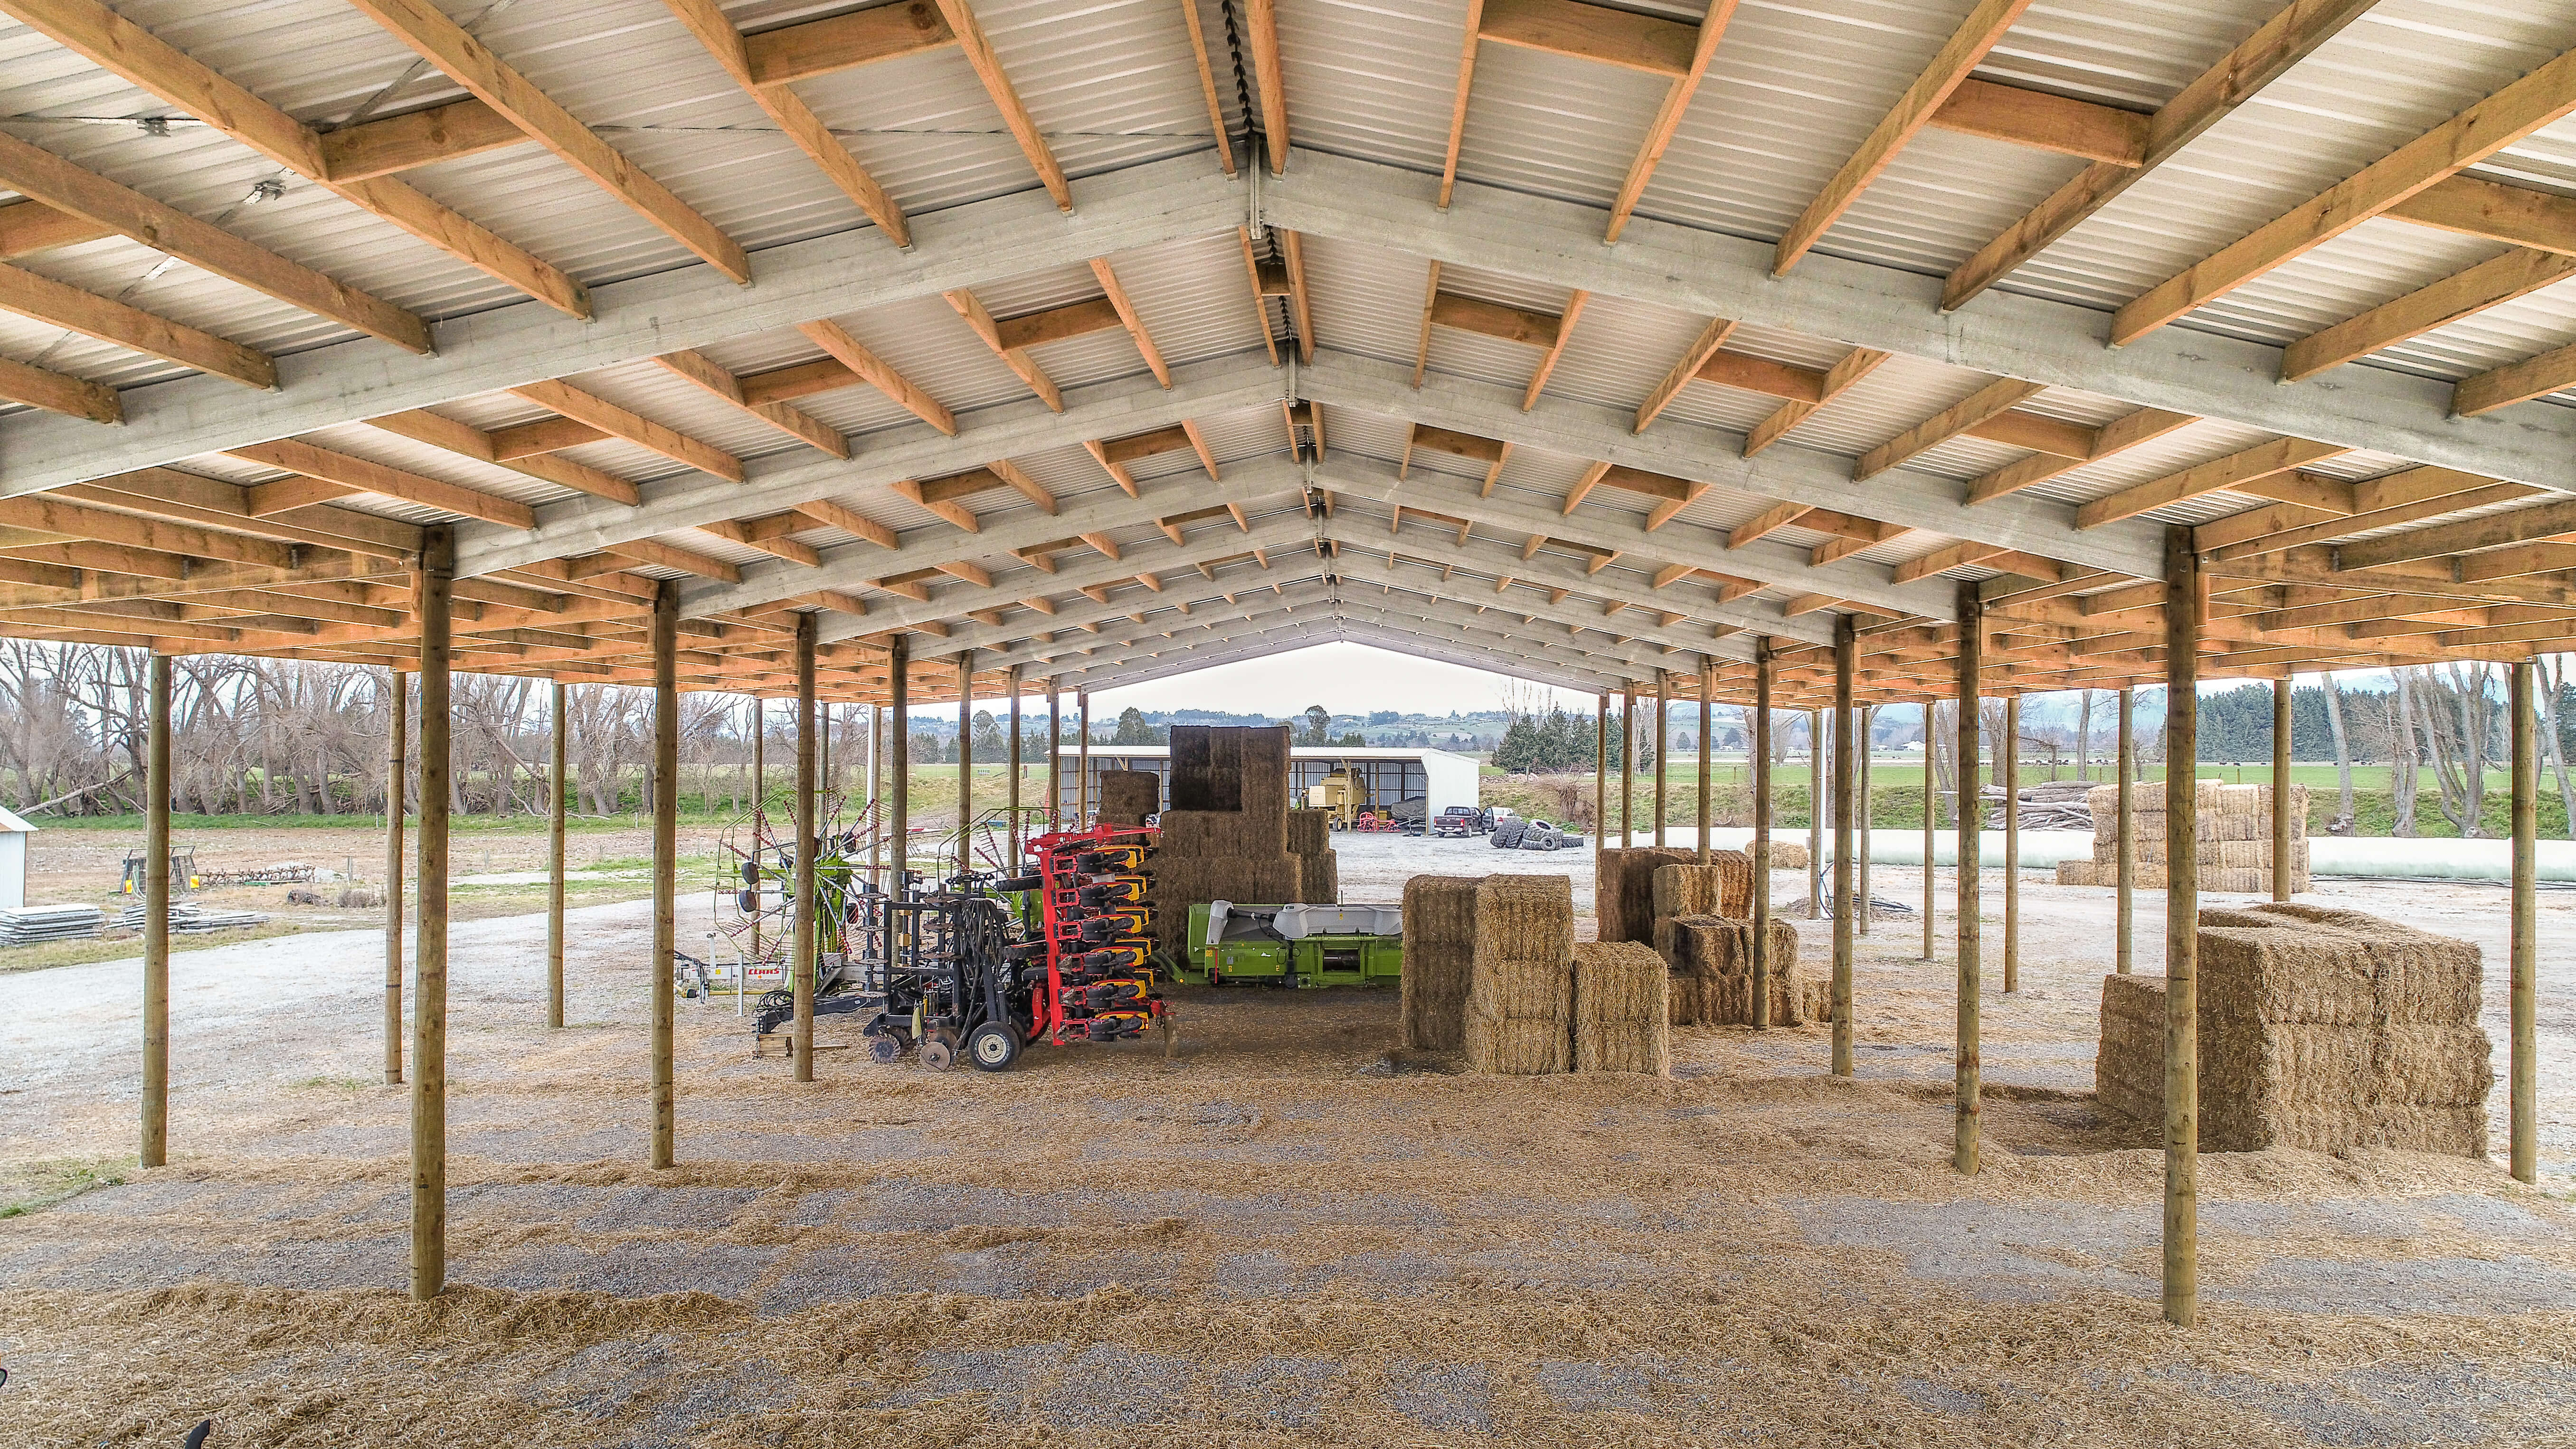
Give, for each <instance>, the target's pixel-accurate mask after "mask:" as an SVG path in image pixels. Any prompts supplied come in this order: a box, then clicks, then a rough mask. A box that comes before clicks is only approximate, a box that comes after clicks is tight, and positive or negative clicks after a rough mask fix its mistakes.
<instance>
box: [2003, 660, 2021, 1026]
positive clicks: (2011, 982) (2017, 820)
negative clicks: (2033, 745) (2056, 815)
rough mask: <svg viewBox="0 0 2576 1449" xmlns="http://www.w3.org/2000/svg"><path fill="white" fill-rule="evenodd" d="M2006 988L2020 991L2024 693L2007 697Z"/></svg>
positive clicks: (2004, 744)
mask: <svg viewBox="0 0 2576 1449" xmlns="http://www.w3.org/2000/svg"><path fill="white" fill-rule="evenodd" d="M2003 757H2004V758H2003V766H2004V991H2005V993H2006V994H2007V995H2009V994H2010V993H2012V992H2016V991H2019V990H2021V696H2020V695H2018V694H2016V695H2012V696H2010V697H2008V698H2006V699H2005V700H2004V738H2003Z"/></svg>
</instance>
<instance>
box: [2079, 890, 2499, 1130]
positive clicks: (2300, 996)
mask: <svg viewBox="0 0 2576 1449" xmlns="http://www.w3.org/2000/svg"><path fill="white" fill-rule="evenodd" d="M2199 925H2200V930H2199V940H2200V966H2199V982H2200V993H2199V1013H2198V1039H2199V1052H2200V1144H2201V1147H2202V1149H2203V1150H2205V1151H2210V1152H2259V1151H2262V1150H2264V1149H2266V1148H2272V1147H2294V1148H2303V1149H2306V1150H2308V1151H2312V1152H2339V1151H2343V1150H2345V1149H2347V1148H2353V1147H2387V1148H2397V1149H2400V1150H2404V1151H2412V1152H2437V1153H2443V1154H2446V1155H2450V1156H2459V1157H2471V1158H2484V1157H2485V1156H2486V1152H2487V1107H2486V1100H2487V1092H2488V1089H2489V1088H2490V1087H2491V1086H2492V1085H2493V1084H2494V1077H2495V1074H2494V1069H2493V1067H2492V1066H2491V1064H2490V1062H2489V1056H2488V1053H2489V1043H2488V1041H2487V1035H2486V1032H2485V1031H2484V1030H2483V1029H2481V1028H2480V1027H2479V1025H2478V1006H2479V993H2480V983H2481V976H2480V961H2479V955H2478V948H2477V947H2476V946H2474V945H2471V944H2469V943H2468V942H2466V941H2455V940H2451V939H2449V938H2447V937H2442V936H2435V935H2431V934H2428V933H2426V932H2423V931H2418V930H2415V929H2413V928H2412V927H2409V926H2402V925H2399V924H2397V923H2396V922H2394V921H2385V920H2381V919H2379V918H2378V917H2375V916H2367V915H2364V914H2362V913H2361V912H2359V911H2343V910H2334V909H2331V908H2327V907H2321V906H2311V905H2306V904H2302V903H2295V902H2279V903H2272V902H2266V903H2264V904H2262V905H2259V906H2255V907H2253V908H2251V909H2246V910H2206V911H2203V912H2201V913H2200V923H2199ZM2164 1032H2165V981H2164V979H2163V978H2162V977H2155V976H2109V977H2105V978H2104V979H2103V983H2102V1041H2101V1046H2100V1048H2099V1050H2098V1051H2097V1053H2096V1054H2095V1058H2094V1090H2095V1094H2096V1095H2097V1096H2098V1098H2099V1099H2100V1101H2101V1103H2102V1105H2103V1106H2105V1107H2108V1108H2110V1109H2112V1110H2114V1111H2118V1112H2121V1113H2125V1114H2127V1115H2129V1116H2132V1117H2137V1118H2140V1119H2143V1120H2147V1121H2156V1120H2160V1119H2161V1118H2162V1117H2163V1115H2164Z"/></svg>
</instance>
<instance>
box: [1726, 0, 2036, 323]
mask: <svg viewBox="0 0 2576 1449" xmlns="http://www.w3.org/2000/svg"><path fill="white" fill-rule="evenodd" d="M2030 3H2031V0H1978V3H1977V7H1976V8H1975V9H1973V10H1971V11H1969V12H1968V17H1967V18H1966V19H1965V20H1962V21H1961V22H1959V28H1958V29H1957V30H1955V31H1953V32H1951V35H1950V38H1949V40H1948V41H1946V42H1944V43H1943V45H1942V46H1941V49H1940V51H1939V52H1938V53H1936V54H1935V55H1934V56H1933V57H1932V63H1931V64H1929V65H1927V66H1925V67H1924V68H1923V71H1922V73H1921V74H1919V75H1917V76H1915V78H1914V83H1913V84H1912V85H1909V86H1907V87H1906V88H1905V94H1904V95H1902V96H1900V97H1898V98H1897V102H1896V105H1895V106H1894V108H1892V109H1891V110H1889V111H1888V113H1887V114H1886V115H1885V116H1883V117H1881V118H1880V120H1879V123H1878V124H1877V126H1875V127H1873V128H1872V129H1871V131H1870V133H1869V136H1868V138H1867V139H1865V140H1863V141H1862V142H1861V143H1860V149H1859V150H1857V151H1854V152H1853V153H1852V154H1851V156H1850V158H1849V159H1847V160H1845V161H1844V162H1843V164H1842V167H1841V169H1840V170H1837V171H1836V172H1835V173H1834V175H1833V179H1832V180H1830V181H1827V182H1826V183H1825V189H1824V190H1822V191H1820V192H1818V193H1816V196H1815V199H1814V200H1812V201H1810V202H1808V203H1807V207H1806V210H1804V211H1802V212H1800V213H1798V219H1797V220H1795V221H1793V222H1791V223H1790V224H1789V230H1788V231H1787V232H1786V233H1785V234H1783V235H1782V236H1781V238H1780V245H1779V247H1778V249H1777V250H1776V252H1775V253H1774V254H1773V256H1772V260H1771V270H1772V272H1773V274H1774V275H1778V274H1782V273H1785V272H1787V271H1788V270H1789V269H1790V268H1791V267H1794V266H1796V265H1797V264H1798V259H1799V258H1800V257H1803V256H1805V255H1806V254H1807V252H1808V250H1809V249H1810V248H1812V247H1814V246H1815V244H1816V243H1817V242H1818V241H1821V240H1822V239H1823V238H1824V235H1825V233H1826V231H1828V230H1829V229H1831V228H1832V226H1833V224H1834V223H1835V221H1837V220H1839V219H1840V218H1841V216H1842V214H1843V213H1844V212H1845V211H1847V210H1849V209H1850V207H1851V204H1852V203H1853V202H1854V201H1857V200H1859V199H1860V194H1861V192H1862V191H1863V190H1865V189H1867V188H1868V186H1869V184H1870V183H1871V182H1873V181H1875V180H1877V179H1878V175H1879V173H1880V172H1882V171H1885V170H1886V169H1887V166H1888V163H1889V162H1891V161H1894V160H1895V159H1896V153H1897V152H1899V151H1902V150H1904V149H1905V144H1906V143H1907V142H1908V141H1911V140H1913V139H1914V137H1915V133H1917V132H1919V131H1921V130H1922V129H1923V128H1924V127H1925V126H1926V125H1929V124H1930V123H1931V120H1932V117H1933V114H1934V113H1935V112H1937V111H1939V110H1940V109H1941V106H1942V103H1943V102H1945V101H1947V100H1949V99H1950V95H1951V93H1952V92H1953V91H1956V90H1957V89H1958V88H1959V85H1960V83H1961V82H1962V81H1965V80H1966V79H1967V78H1968V72H1970V71H1972V70H1974V69H1976V68H1977V65H1978V63H1979V62H1981V61H1983V60H1984V59H1985V58H1986V52H1988V51H1990V50H1992V49H1994V48H1995V43H1996V42H1997V41H2000V40H2002V39H2003V38H2004V32H2005V31H2007V30H2010V29H2011V28H2012V27H2013V22H2015V21H2017V20H2019V19H2021V13H2022V11H2024V10H2026V9H2028V8H2030Z"/></svg>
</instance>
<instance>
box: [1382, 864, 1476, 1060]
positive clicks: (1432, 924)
mask: <svg viewBox="0 0 2576 1449" xmlns="http://www.w3.org/2000/svg"><path fill="white" fill-rule="evenodd" d="M1475 958H1476V878H1475V877H1473V876H1462V875H1417V876H1415V877H1414V878H1413V879H1411V880H1408V881H1406V882H1405V883H1404V975H1403V976H1402V978H1400V980H1401V986H1402V991H1403V998H1404V999H1403V1003H1402V1006H1401V1009H1400V1011H1399V1013H1398V1018H1397V1019H1398V1022H1399V1028H1398V1029H1399V1030H1400V1031H1401V1032H1402V1034H1403V1038H1404V1045H1405V1046H1407V1047H1410V1048H1412V1049H1413V1050H1416V1051H1429V1052H1454V1051H1456V1050H1458V1049H1459V1048H1460V1047H1462V1046H1464V1045H1465V1044H1466V1030H1467V986H1468V983H1469V981H1470V980H1471V979H1472V978H1473V975H1474V968H1475Z"/></svg>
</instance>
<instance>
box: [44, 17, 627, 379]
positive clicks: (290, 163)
mask: <svg viewBox="0 0 2576 1449" xmlns="http://www.w3.org/2000/svg"><path fill="white" fill-rule="evenodd" d="M0 12H5V13H7V14H10V15H12V16H14V17H16V18H17V19H19V20H21V21H24V22H25V23H27V24H28V25H30V26H33V27H35V28H36V29H38V30H41V31H43V32H44V33H45V34H46V35H48V36H51V37H52V38H53V39H54V40H55V41H56V42H58V43H60V44H62V45H64V46H66V47H68V48H70V49H72V50H74V51H76V52H78V53H79V54H80V55H82V56H83V57H85V58H87V59H88V60H89V61H91V62H92V63H94V64H96V65H98V66H100V67H102V68H103V69H105V70H107V71H109V72H111V73H113V74H115V75H118V76H122V77H123V78H125V79H126V80H128V81H131V82H132V83H134V84H135V85H137V86H140V87H142V88H143V89H144V90H146V91H149V92H151V93H152V94H154V95H156V96H159V97H161V98H162V99H163V100H166V101H169V102H171V103H172V104H174V105H178V106H182V107H184V108H186V110H187V111H188V113H189V114H190V115H192V116H195V117H197V118H199V119H201V120H203V121H204V122H205V123H206V124H207V125H209V126H212V127H214V128H215V129H217V130H219V131H221V132H223V133H224V134H225V135H227V136H229V137H231V138H232V139H234V140H236V141H239V142H240V143H242V144H243V145H245V146H248V147H250V148H251V149H252V150H254V151H257V152H259V153H260V154H261V155H263V156H266V157H267V158H268V159H270V160H271V161H274V162H276V163H278V164H279V165H281V166H284V167H286V168H287V169H288V170H290V171H292V172H294V173H295V174H296V175H298V176H302V177H304V178H305V179H307V180H310V181H316V182H320V183H321V184H323V185H324V186H327V187H329V188H330V189H331V190H332V192H334V193H335V194H337V195H338V196H339V197H340V198H341V199H343V200H345V201H348V202H349V203H351V204H352V205H354V206H357V207H359V208H360V209H362V210H364V211H367V212H370V213H373V214H374V215H375V216H377V217H379V218H381V219H382V220H385V221H388V222H391V223H392V224H394V225H395V226H397V227H400V228H401V229H402V230H404V231H405V232H408V233H410V234H411V235H412V236H413V237H415V238H417V239H418V240H420V241H423V242H426V243H428V244H429V245H430V246H432V247H435V248H437V249H438V250H440V251H443V252H445V253H447V254H448V255H449V256H451V257H454V258H456V259H457V260H458V261H461V262H464V263H465V264H466V265H468V266H471V267H473V268H475V269H476V270H478V271H481V272H483V273H485V274H486V275H488V276H491V277H494V278H496V279H498V280H500V281H502V282H504V283H507V284H508V285H510V286H512V287H516V288H517V289H519V290H520V291H522V292H525V293H527V294H528V295H529V296H531V297H534V298H536V299H537V300H539V301H541V302H544V303H546V304H547V305H549V306H552V307H555V308H557V309H559V310H561V311H564V312H567V313H570V314H571V315H573V316H576V317H587V316H589V315H590V296H589V293H588V292H587V291H586V290H584V289H583V287H582V285H581V284H580V283H579V282H576V281H574V280H573V279H572V278H571V277H569V276H567V275H565V274H564V273H563V272H562V271H561V270H559V269H557V268H555V267H553V266H550V265H548V264H547V263H545V262H543V261H540V260H538V259H537V258H536V257H534V256H531V255H529V254H528V253H527V252H525V251H523V250H521V249H520V248H518V247H516V246H513V245H511V244H510V243H508V242H506V241H503V240H502V239H501V238H499V237H498V236H495V235H493V234H492V233H491V232H490V231H488V230H486V229H484V228H483V227H481V226H479V225H476V224H475V223H474V222H472V221H469V220H467V219H466V218H465V217H463V216H460V215H458V214H457V213H456V212H455V211H453V210H450V209H449V208H447V207H445V206H441V205H439V204H438V203H437V202H434V201H432V200H430V199H429V198H428V197H427V196H424V195H422V194H421V193H420V192H418V191H416V190H414V189H413V188H411V187H410V186H407V185H405V184H403V183H402V182H399V181H395V180H392V179H390V178H388V177H386V176H384V175H382V174H380V173H370V174H367V175H355V174H348V175H335V174H333V171H332V159H331V154H330V147H329V145H328V143H327V142H326V141H325V140H324V138H323V136H322V135H321V133H320V132H317V131H315V130H314V129H313V128H312V127H310V126H307V125H304V124H303V123H302V122H299V121H297V120H295V119H294V118H293V117H291V116H289V115H287V114H286V113H285V112H284V111H281V110H279V109H278V108H276V107H275V106H272V105H270V104H269V103H267V102H266V101H263V100H261V99H260V98H259V97H257V96H255V95H253V94H251V93H250V92H249V91H248V90H246V89H244V88H242V87H241V86H239V85H236V84H234V83H233V82H232V81H229V80H227V79H225V78H224V77H223V76H221V75H218V74H216V73H215V72H214V71H213V70H211V69H209V68H207V67H206V66H205V65H203V64H200V63H199V62H198V61H196V60H195V59H193V58H192V57H190V56H188V55H187V54H186V53H184V52H182V51H180V50H178V49H177V48H175V47H173V46H171V45H170V44H168V43H167V42H165V41H163V40H162V39H160V38H159V37H158V36H155V35H154V34H153V33H152V32H151V31H149V30H146V29H144V28H143V27H142V26H140V25H137V24H135V23H134V22H133V21H130V20H127V19H125V18H124V17H122V16H120V15H118V14H117V13H116V12H114V11H112V10H110V9H108V8H107V7H106V6H105V5H102V4H99V3H97V0H6V3H0ZM451 28H452V27H451ZM459 33H460V34H461V33H462V32H459ZM459 119H460V120H462V118H459ZM505 119H506V118H505ZM385 124H388V125H393V124H394V123H392V122H388V123H385ZM435 125H436V123H435V122H428V123H412V127H413V128H415V129H423V130H425V129H428V128H430V127H433V126H435ZM353 129H356V130H361V131H363V130H364V129H365V128H353ZM397 133H398V132H396V131H388V132H383V133H374V134H379V135H394V134H397ZM481 134H482V136H483V137H485V138H487V139H488V138H489V136H490V128H489V126H488V125H484V126H482V127H481ZM349 144H354V143H344V145H349ZM477 149H490V148H489V147H488V146H486V147H479V148H477ZM457 154H467V153H465V152H459V153H457ZM30 195H33V196H35V199H37V200H45V201H49V200H52V199H51V198H48V197H45V196H42V195H37V194H36V193H30ZM53 204H54V205H56V206H57V207H59V208H61V209H64V210H74V211H77V210H79V208H74V207H62V205H61V203H60V202H59V201H53ZM82 214H84V215H88V216H90V219H91V220H93V221H95V222H97V223H99V224H101V225H105V226H109V227H111V228H113V229H115V230H117V231H121V232H125V234H126V235H128V236H133V235H134V233H133V232H132V231H131V230H129V229H128V227H127V226H126V225H125V224H121V223H120V222H119V221H117V220H116V219H115V218H113V217H111V216H103V215H98V214H95V213H88V212H84V213H82ZM198 225H199V226H200V227H202V228H204V230H206V231H213V230H215V229H214V228H212V227H210V226H206V225H205V224H204V223H198ZM135 239H136V240H137V241H141V242H143V244H144V245H146V246H160V245H161V244H160V243H159V242H156V241H154V240H153V239H152V238H151V237H148V236H144V237H136V238H135ZM236 245H237V246H242V247H246V246H248V243H237V244H236ZM161 249H162V250H165V251H166V250H168V248H167V247H162V248H161ZM189 260H191V261H195V260H196V259H195V258H193V257H192V258H189ZM201 265H202V263H201ZM215 270H220V269H219V268H218V269H215ZM234 280H236V281H241V280H242V278H240V277H235V278H234ZM245 285H250V286H257V285H258V283H255V282H249V283H245ZM263 290H265V289H263ZM343 290H346V289H343ZM271 295H276V294H275V293H272V294H271ZM352 295H353V296H356V297H363V296H364V295H365V294H363V293H353V294H352ZM279 300H281V301H287V302H294V303H295V304H296V305H298V306H305V307H307V310H318V309H314V308H312V307H310V306H309V305H308V304H307V303H305V302H303V301H300V300H298V299H297V298H295V297H280V298H279ZM368 300H370V301H372V300H373V299H371V298H370V299H368ZM379 305H380V306H381V305H382V304H379ZM322 315H324V316H332V315H333V314H332V313H329V312H324V313H322ZM337 320H341V321H349V320H350V319H348V318H346V317H342V318H338V319H337ZM351 325H353V326H357V325H359V324H357V323H355V322H352V323H351ZM360 330H362V331H373V329H372V328H367V327H363V326H362V327H361V328H360ZM376 335H378V336H385V334H383V333H376ZM387 340H388V341H399V339H398V338H393V337H388V338H387ZM402 345H408V344H402ZM415 350H426V348H425V346H424V347H423V348H419V349H415Z"/></svg>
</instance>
